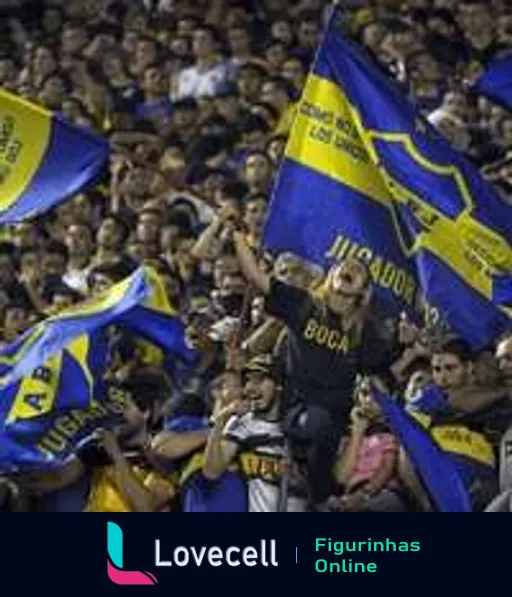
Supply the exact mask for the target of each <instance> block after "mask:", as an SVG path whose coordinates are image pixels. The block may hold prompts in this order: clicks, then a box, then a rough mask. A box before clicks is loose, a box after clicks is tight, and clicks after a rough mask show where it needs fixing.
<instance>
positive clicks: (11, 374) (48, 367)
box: [0, 267, 197, 470]
mask: <svg viewBox="0 0 512 597" xmlns="http://www.w3.org/2000/svg"><path fill="white" fill-rule="evenodd" d="M111 325H116V326H122V327H125V328H129V329H131V330H133V331H134V332H135V333H136V334H137V335H140V336H142V337H144V338H146V339H147V340H150V341H151V342H153V343H155V344H158V345H159V346H160V347H162V348H163V349H164V350H166V351H167V352H168V353H169V354H170V355H171V356H174V357H178V358H180V359H182V360H184V361H186V362H187V363H193V362H195V359H196V356H197V355H196V353H195V351H194V350H192V349H191V348H189V347H188V346H187V343H186V341H185V331H184V326H183V323H182V322H181V320H180V318H179V317H178V315H177V313H176V312H175V310H174V309H173V308H172V307H171V305H170V304H169V302H168V300H167V297H166V294H165V288H164V286H163V284H162V281H161V280H160V278H159V276H158V274H157V273H156V272H155V271H154V270H153V269H152V268H146V267H141V268H139V269H138V270H137V271H136V272H134V274H132V276H130V277H129V278H127V279H126V280H124V281H122V282H120V283H118V284H116V285H115V286H113V287H112V288H111V289H109V290H107V291H106V292H104V293H102V294H101V295H98V296H97V297H94V298H93V299H91V300H89V301H85V302H83V303H81V304H79V305H76V306H73V307H72V308H70V309H69V310H67V311H64V312H62V313H60V314H59V315H56V316H53V317H49V318H48V319H46V320H44V321H42V322H40V323H39V324H37V325H36V326H35V327H34V328H32V329H31V330H28V331H27V332H26V334H24V335H23V336H22V337H21V338H20V339H19V340H18V341H17V342H15V343H13V344H11V345H8V346H6V347H4V348H2V349H1V351H0V469H2V470H13V469H17V468H21V469H27V468H29V467H33V468H48V467H51V466H58V465H60V464H62V462H63V461H64V460H65V459H66V458H67V457H68V456H70V455H71V454H72V453H73V451H74V450H75V448H76V446H77V445H78V444H79V443H80V442H81V441H83V440H85V439H86V438H87V437H89V436H90V435H91V433H92V432H93V431H94V429H95V428H96V427H98V426H99V425H100V424H102V423H103V422H107V421H111V420H112V417H114V416H117V415H120V413H122V411H123V408H124V404H125V401H126V395H125V393H124V392H122V391H121V389H119V388H115V387H113V386H112V385H111V384H108V383H107V382H106V381H105V379H104V374H105V369H106V366H107V358H108V353H109V341H108V329H109V326H111Z"/></svg>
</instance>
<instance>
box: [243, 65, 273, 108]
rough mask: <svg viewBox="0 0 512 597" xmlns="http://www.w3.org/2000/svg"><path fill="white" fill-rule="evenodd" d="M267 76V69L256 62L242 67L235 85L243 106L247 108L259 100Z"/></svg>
mask: <svg viewBox="0 0 512 597" xmlns="http://www.w3.org/2000/svg"><path fill="white" fill-rule="evenodd" d="M267 75H268V73H267V71H266V69H265V68H264V67H263V66H262V65H261V64H259V63H258V62H256V61H255V60H251V61H250V62H245V63H244V64H242V65H241V66H240V68H239V70H238V74H237V77H236V81H235V84H236V88H237V90H238V95H239V98H240V102H241V104H242V106H246V107H247V106H249V105H250V104H252V103H253V102H254V101H255V100H256V99H258V97H259V95H260V92H261V86H262V84H263V81H264V79H265V77H266V76H267Z"/></svg>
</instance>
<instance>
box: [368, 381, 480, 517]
mask: <svg viewBox="0 0 512 597" xmlns="http://www.w3.org/2000/svg"><path fill="white" fill-rule="evenodd" d="M372 397H373V399H374V400H375V402H376V403H377V404H378V405H379V406H380V408H381V410H382V413H383V414H384V417H385V418H386V421H387V423H388V425H389V426H390V427H391V429H392V431H393V433H394V434H395V435H396V437H397V438H398V440H399V441H400V444H401V445H402V447H403V448H404V449H405V451H406V453H407V455H408V456H409V458H410V460H411V462H412V464H413V466H414V469H415V471H416V473H417V475H418V476H419V477H420V479H421V481H422V484H423V486H424V487H425V489H426V490H427V491H428V494H429V495H430V497H431V499H432V502H433V503H434V505H435V507H436V508H437V509H438V510H439V511H440V512H471V500H470V496H469V493H468V491H467V489H466V487H465V486H464V483H463V480H462V478H461V476H460V474H459V472H458V470H457V468H456V466H455V465H454V463H453V462H452V460H451V459H450V457H449V456H448V455H447V454H446V453H445V452H443V450H442V449H441V448H440V447H439V445H438V444H437V443H436V442H435V441H434V440H433V439H432V438H431V437H430V435H429V433H428V431H426V430H424V429H423V428H422V427H421V426H420V425H419V424H418V423H417V422H416V421H415V420H414V419H413V418H412V417H411V415H410V414H408V413H407V412H406V411H405V410H404V409H403V408H402V407H400V406H398V404H396V402H394V401H393V399H392V398H391V397H390V396H388V395H387V394H384V393H383V392H381V391H379V390H377V389H376V388H373V390H372Z"/></svg>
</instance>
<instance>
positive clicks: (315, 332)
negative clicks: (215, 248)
mask: <svg viewBox="0 0 512 597" xmlns="http://www.w3.org/2000/svg"><path fill="white" fill-rule="evenodd" d="M265 307H266V311H267V312H268V313H269V314H270V315H273V316H274V317H277V318H279V319H281V320H282V321H283V322H284V323H286V325H287V326H288V328H289V333H288V347H287V355H286V383H285V385H286V387H287V389H288V391H287V394H289V393H290V392H291V394H292V395H293V396H295V400H300V401H301V402H304V403H306V404H318V405H321V406H324V407H325V408H327V409H328V410H329V411H331V412H332V413H333V414H338V415H341V416H343V415H346V414H348V412H349V410H350V408H351V407H352V403H353V396H352V395H353V391H354V383H355V379H356V375H357V374H358V373H361V374H369V375H382V374H388V373H389V367H390V365H391V364H392V362H393V360H394V359H393V356H394V355H393V347H394V343H393V342H392V340H391V338H389V335H388V334H385V333H384V332H385V330H384V326H383V325H378V322H376V321H375V320H374V319H368V321H367V322H366V323H365V325H364V328H363V331H362V334H361V338H360V340H359V341H358V343H357V345H354V341H351V340H350V338H349V337H348V335H347V334H345V333H344V331H343V329H342V327H341V320H340V316H339V315H337V314H336V313H334V312H333V311H331V310H330V309H329V308H327V307H326V306H324V305H321V304H319V303H317V302H316V301H315V300H314V299H313V297H312V296H311V295H310V294H309V292H307V291H306V290H302V289H299V288H296V287H294V286H290V285H288V284H284V283H282V282H279V281H278V280H275V279H272V281H271V288H270V293H269V295H268V296H267V299H266V303H265ZM292 402H293V400H292Z"/></svg>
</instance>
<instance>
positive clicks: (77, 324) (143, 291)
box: [0, 267, 196, 388]
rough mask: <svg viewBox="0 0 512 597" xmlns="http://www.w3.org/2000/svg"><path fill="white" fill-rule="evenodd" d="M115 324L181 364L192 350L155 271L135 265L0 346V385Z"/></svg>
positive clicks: (191, 355) (190, 356)
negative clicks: (84, 298) (134, 268)
mask: <svg viewBox="0 0 512 597" xmlns="http://www.w3.org/2000/svg"><path fill="white" fill-rule="evenodd" d="M109 325H121V326H124V327H126V328H129V329H131V330H133V331H134V332H135V333H136V334H137V335H140V336H142V337H143V338H145V339H147V340H149V341H150V342H153V343H155V344H158V345H159V346H161V347H162V348H163V349H165V350H166V351H168V352H169V353H171V354H172V355H174V356H177V357H179V358H181V359H183V360H184V361H186V362H187V363H192V362H194V360H195V358H196V353H195V351H194V350H192V349H191V348H190V347H189V346H188V345H187V343H186V341H185V331H184V326H183V322H182V321H181V319H180V317H179V316H178V314H177V313H176V311H175V310H174V309H173V307H172V306H171V305H170V304H169V301H168V300H167V296H166V293H165V288H164V286H163V283H162V281H161V280H160V278H159V276H158V274H157V273H156V271H155V270H154V269H152V268H149V267H140V268H139V269H138V270H137V271H135V272H134V273H133V274H132V275H131V276H130V277H128V278H126V279H125V280H123V281H122V282H119V283H118V284H116V285H114V286H113V287H112V288H110V289H109V290H107V291H106V292H104V293H102V294H100V295H98V296H96V297H93V298H91V299H89V300H87V301H84V302H82V303H79V304H77V305H74V306H73V307H71V308H69V309H67V310H65V311H62V312H61V313H59V314H58V315H54V316H52V317H48V318H47V319H44V320H43V321H41V322H39V323H38V324H36V325H35V326H34V327H33V328H31V329H29V330H28V331H27V332H25V334H23V335H22V336H21V337H20V338H19V339H18V340H17V341H16V342H13V343H12V344H9V345H7V346H5V347H2V348H1V349H0V388H2V387H6V386H7V385H9V384H11V383H13V382H15V381H18V380H20V379H22V378H23V377H25V376H26V375H28V374H31V373H32V371H34V370H35V369H36V368H37V367H39V366H40V365H42V364H43V363H45V362H46V361H47V360H48V358H50V357H51V356H52V355H53V354H55V353H56V352H58V351H60V350H62V349H63V348H65V347H66V346H67V345H68V344H69V343H70V342H71V341H72V340H74V339H75V338H77V337H78V336H82V335H84V334H88V333H91V332H93V331H95V330H98V329H101V328H104V327H105V326H109Z"/></svg>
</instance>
